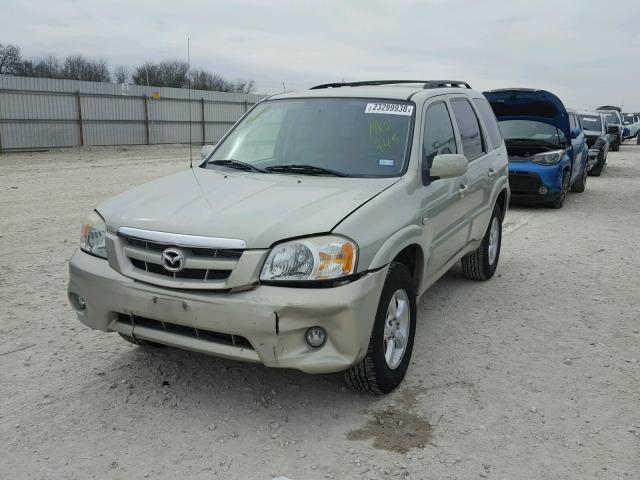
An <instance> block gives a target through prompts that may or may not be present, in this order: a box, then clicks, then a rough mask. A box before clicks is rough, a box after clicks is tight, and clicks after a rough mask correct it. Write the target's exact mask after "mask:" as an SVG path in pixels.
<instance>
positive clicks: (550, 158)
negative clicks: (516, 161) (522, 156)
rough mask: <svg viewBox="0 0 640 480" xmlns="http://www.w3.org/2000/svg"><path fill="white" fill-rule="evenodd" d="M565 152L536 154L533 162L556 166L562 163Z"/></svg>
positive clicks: (555, 151) (556, 151)
mask: <svg viewBox="0 0 640 480" xmlns="http://www.w3.org/2000/svg"><path fill="white" fill-rule="evenodd" d="M563 154H564V150H554V151H553V152H544V153H537V154H535V155H534V156H533V157H532V158H531V160H532V161H533V162H534V163H539V164H540V165H555V164H556V163H558V162H560V159H561V158H562V155H563Z"/></svg>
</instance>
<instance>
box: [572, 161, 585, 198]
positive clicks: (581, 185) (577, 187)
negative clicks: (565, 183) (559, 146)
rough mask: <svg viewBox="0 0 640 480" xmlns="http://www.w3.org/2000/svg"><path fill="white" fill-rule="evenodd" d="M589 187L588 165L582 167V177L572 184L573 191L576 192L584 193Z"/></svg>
mask: <svg viewBox="0 0 640 480" xmlns="http://www.w3.org/2000/svg"><path fill="white" fill-rule="evenodd" d="M585 188H587V167H586V166H585V167H584V168H583V169H582V173H581V174H580V178H579V179H578V181H577V182H576V183H574V184H573V185H571V191H572V192H575V193H582V192H584V189H585Z"/></svg>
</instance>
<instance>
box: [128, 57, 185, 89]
mask: <svg viewBox="0 0 640 480" xmlns="http://www.w3.org/2000/svg"><path fill="white" fill-rule="evenodd" d="M188 72H189V64H188V63H187V62H183V61H182V60H177V59H176V60H165V61H163V62H160V63H152V62H146V63H145V64H143V65H140V66H138V67H136V68H135V70H134V72H133V75H132V77H133V83H135V84H136V85H153V86H156V87H177V88H180V87H183V86H185V85H187V80H188V77H187V74H188Z"/></svg>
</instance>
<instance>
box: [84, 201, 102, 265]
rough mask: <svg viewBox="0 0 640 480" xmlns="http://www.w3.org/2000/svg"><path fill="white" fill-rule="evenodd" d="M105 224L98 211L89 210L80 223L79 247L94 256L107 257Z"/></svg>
mask: <svg viewBox="0 0 640 480" xmlns="http://www.w3.org/2000/svg"><path fill="white" fill-rule="evenodd" d="M106 231H107V226H106V225H105V223H104V220H103V219H102V217H101V216H100V215H99V214H98V212H95V211H93V212H91V213H90V214H89V215H87V219H86V220H85V221H84V224H83V225H82V231H81V232H80V248H81V249H82V250H84V251H85V252H87V253H90V254H91V255H95V256H96V257H101V258H107V246H106V244H105V234H106Z"/></svg>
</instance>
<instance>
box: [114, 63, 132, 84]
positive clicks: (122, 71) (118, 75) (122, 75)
mask: <svg viewBox="0 0 640 480" xmlns="http://www.w3.org/2000/svg"><path fill="white" fill-rule="evenodd" d="M113 78H114V80H115V82H116V83H130V81H131V69H130V68H129V67H125V66H124V65H120V66H118V67H116V68H115V70H114V71H113Z"/></svg>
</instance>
